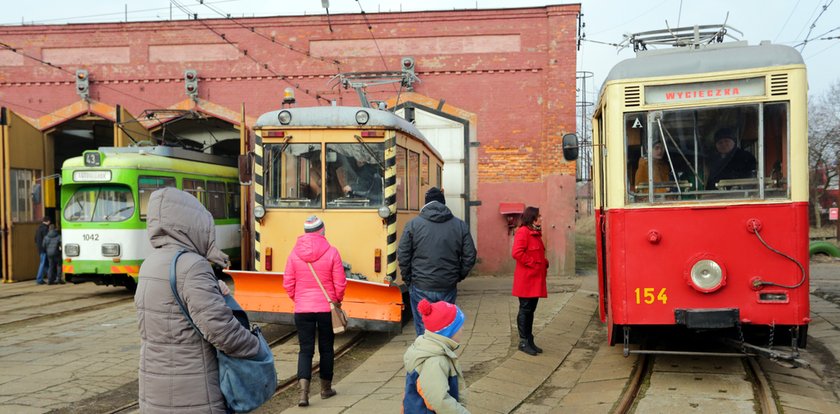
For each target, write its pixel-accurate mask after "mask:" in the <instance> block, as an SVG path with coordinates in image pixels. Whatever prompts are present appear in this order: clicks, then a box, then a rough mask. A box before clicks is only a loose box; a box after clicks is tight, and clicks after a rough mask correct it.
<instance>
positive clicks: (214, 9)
mask: <svg viewBox="0 0 840 414" xmlns="http://www.w3.org/2000/svg"><path fill="white" fill-rule="evenodd" d="M196 1H197V2H198V3H199V4H201V5H203V6H204V7H207V8H208V9H210V10H212V11H213V12H215V13H216V14H218V15H219V16H222V17H224V18H225V19H227V20H229V21H231V22H233V23H234V24H236V25H237V26H239V27H241V28H243V29H246V30H248V31H250V32H251V33H254V34H255V35H257V36H259V37H261V38H263V39H265V40H268V41H269V42H271V43H274V44H277V45H280V46H283V47H285V48H287V49H289V50H291V51H292V52H296V53H299V54H301V55H304V56H306V57H308V58H310V59H316V60H320V61H322V62H326V63H332V64H334V65H336V66H338V65H341V62H340V61H339V60H338V59H327V58H323V57H320V56H314V55H312V53H311V52H308V51H306V50H300V49H297V48H295V47H294V46H292V45H290V44H287V43H283V42H280V41H278V40H276V39H275V38H274V36H266V35H264V34H262V33H260V32H258V31H257V30H256V28H255V27H253V26H250V27H249V26H245V25H244V24H242V23H241V22H239V21H238V20H236V19H235V18H233V17H230V14H226V13H224V12H222V11H221V10H219V9H217V8H215V7H213V6H211V5H210V3H209V2H205V1H204V0H196ZM339 72H340V71H339Z"/></svg>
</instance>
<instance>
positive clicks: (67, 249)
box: [64, 243, 80, 257]
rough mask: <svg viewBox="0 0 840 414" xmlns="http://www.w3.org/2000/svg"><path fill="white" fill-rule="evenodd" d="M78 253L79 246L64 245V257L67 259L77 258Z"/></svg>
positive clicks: (74, 244)
mask: <svg viewBox="0 0 840 414" xmlns="http://www.w3.org/2000/svg"><path fill="white" fill-rule="evenodd" d="M79 251H80V249H79V245H78V244H76V243H67V244H65V245H64V255H65V256H67V257H77V256H78V255H79Z"/></svg>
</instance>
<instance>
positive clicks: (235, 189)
mask: <svg viewBox="0 0 840 414" xmlns="http://www.w3.org/2000/svg"><path fill="white" fill-rule="evenodd" d="M239 197H240V195H239V184H238V183H227V193H226V199H227V206H228V208H227V217H228V218H239V204H240V202H241V199H240V198H239Z"/></svg>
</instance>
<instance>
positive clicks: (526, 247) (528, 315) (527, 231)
mask: <svg viewBox="0 0 840 414" xmlns="http://www.w3.org/2000/svg"><path fill="white" fill-rule="evenodd" d="M521 222H522V224H521V225H520V226H519V228H518V229H517V230H516V235H515V236H514V237H513V258H514V260H516V270H514V272H513V296H516V297H518V298H519V314H518V315H517V316H516V327H517V328H518V329H519V350H520V351H522V352H524V353H526V354H528V355H537V354H538V353H541V352H542V351H543V350H542V349H541V348H540V347H538V346H537V345H536V344H534V333H533V328H534V312H535V311H536V310H537V302H538V301H539V300H540V298H545V297H548V290H547V289H546V284H545V277H546V274H547V271H548V260H547V259H546V258H545V245H544V244H543V241H542V228H541V227H540V225H541V224H542V216H540V209H538V208H536V207H528V208H526V209H525V211H524V212H523V213H522V218H521Z"/></svg>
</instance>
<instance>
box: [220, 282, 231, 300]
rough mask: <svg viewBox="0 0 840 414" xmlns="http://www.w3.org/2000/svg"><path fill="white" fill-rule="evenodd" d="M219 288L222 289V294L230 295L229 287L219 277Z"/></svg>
mask: <svg viewBox="0 0 840 414" xmlns="http://www.w3.org/2000/svg"><path fill="white" fill-rule="evenodd" d="M219 290H221V291H222V296H227V295H230V288H229V287H228V285H227V283H225V281H224V280H222V279H219Z"/></svg>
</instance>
